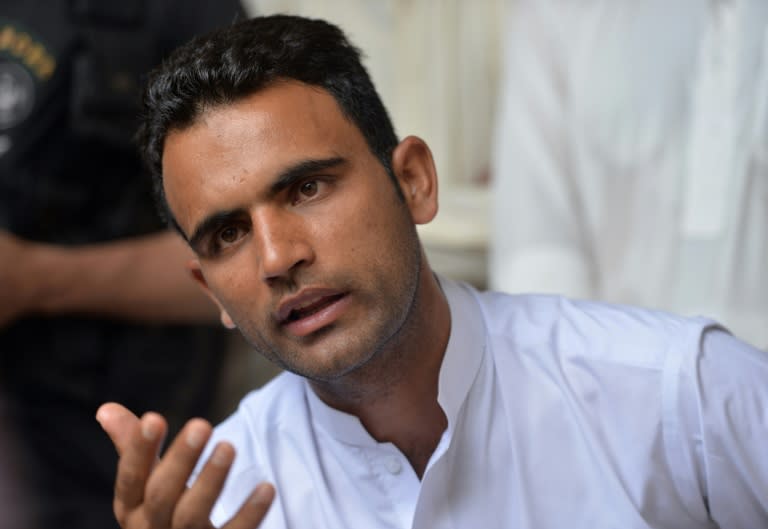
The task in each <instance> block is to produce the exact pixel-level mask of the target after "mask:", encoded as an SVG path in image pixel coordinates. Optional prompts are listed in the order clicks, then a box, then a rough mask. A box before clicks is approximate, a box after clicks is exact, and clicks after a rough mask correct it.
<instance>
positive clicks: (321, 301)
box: [277, 289, 347, 336]
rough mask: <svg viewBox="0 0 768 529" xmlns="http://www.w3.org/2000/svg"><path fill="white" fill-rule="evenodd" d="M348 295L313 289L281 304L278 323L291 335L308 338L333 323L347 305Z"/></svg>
mask: <svg viewBox="0 0 768 529" xmlns="http://www.w3.org/2000/svg"><path fill="white" fill-rule="evenodd" d="M346 300H347V293H346V292H339V291H337V290H329V289H312V290H306V291H303V292H301V293H300V294H299V295H297V296H295V297H293V298H290V299H287V300H285V301H284V302H283V303H281V305H280V307H279V310H278V313H277V321H278V322H279V324H280V325H281V326H283V327H284V328H286V329H287V330H288V331H289V332H290V333H291V334H294V335H296V336H306V335H307V334H310V333H312V332H314V331H316V330H318V329H320V328H322V327H325V326H327V325H329V324H330V323H333V321H335V320H336V319H337V318H338V317H339V316H340V315H341V312H342V311H343V309H344V307H345V306H346V305H347V301H346Z"/></svg>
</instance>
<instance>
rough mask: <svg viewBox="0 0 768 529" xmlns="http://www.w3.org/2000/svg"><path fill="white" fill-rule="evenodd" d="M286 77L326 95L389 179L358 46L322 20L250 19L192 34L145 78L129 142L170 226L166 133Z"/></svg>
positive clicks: (377, 105) (379, 116)
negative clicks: (137, 120)
mask: <svg viewBox="0 0 768 529" xmlns="http://www.w3.org/2000/svg"><path fill="white" fill-rule="evenodd" d="M286 79H292V80H296V81H300V82H302V83H306V84H308V85H314V86H318V87H320V88H323V89H325V90H326V91H327V92H329V93H330V94H331V95H332V96H333V98H334V99H335V100H336V102H337V103H338V105H339V107H340V108H341V110H342V112H343V114H344V115H345V116H346V117H347V118H348V119H350V120H351V121H352V123H354V124H355V125H356V126H357V128H358V129H359V130H360V132H361V133H362V135H363V137H364V138H365V141H366V143H367V144H368V147H369V148H370V149H371V152H372V153H373V154H374V155H375V156H376V157H377V158H378V159H379V160H380V162H381V163H382V165H383V166H384V168H385V169H386V171H387V173H388V174H389V176H390V178H392V180H393V181H394V180H395V179H394V175H393V174H392V167H391V157H392V152H393V150H394V148H395V147H396V146H397V143H398V140H397V136H396V134H395V131H394V127H393V126H392V122H391V120H390V118H389V115H388V114H387V110H386V108H385V107H384V104H383V103H382V101H381V98H380V97H379V95H378V93H377V92H376V89H375V87H374V85H373V82H372V81H371V78H370V77H369V75H368V72H367V71H366V69H365V67H364V66H363V64H362V62H361V59H360V51H359V50H358V49H357V48H356V47H355V46H353V45H352V44H351V43H350V42H349V40H348V39H347V37H346V36H345V35H344V33H343V32H342V31H341V29H339V28H338V27H336V26H334V25H333V24H330V23H328V22H325V21H323V20H315V19H309V18H303V17H298V16H289V15H272V16H265V17H255V18H251V19H248V20H242V21H239V22H236V23H234V24H232V25H231V26H227V27H224V28H220V29H218V30H216V31H213V32H211V33H209V34H207V35H202V36H198V37H195V38H194V39H192V40H191V41H190V42H188V43H187V44H185V45H183V46H181V47H180V48H178V49H176V50H175V51H174V52H173V53H171V55H170V56H169V57H168V58H167V59H166V60H165V61H164V62H163V63H162V64H161V65H160V66H159V67H158V68H157V69H155V70H154V71H153V72H152V73H151V74H150V76H149V81H148V84H147V87H146V89H145V92H144V98H143V113H142V120H141V124H140V127H139V131H138V134H137V140H138V143H139V148H140V150H141V154H142V156H143V158H144V161H145V162H146V164H147V166H148V167H149V170H150V172H151V174H152V177H153V180H154V184H155V192H156V198H157V199H158V202H159V205H160V207H161V208H162V209H163V210H164V212H165V214H166V215H167V216H168V219H167V220H169V221H170V222H171V223H172V224H173V225H174V226H175V227H176V228H177V229H178V228H179V226H178V225H176V223H175V220H174V219H173V216H172V215H171V214H170V211H169V210H168V204H167V202H166V200H165V194H164V192H163V183H162V155H163V148H164V143H165V138H166V136H167V135H168V133H169V132H170V131H171V130H173V129H184V128H186V127H189V126H191V125H192V124H194V123H195V121H196V120H197V119H198V118H199V117H200V115H201V114H202V113H204V112H205V111H206V110H207V109H210V108H213V107H216V106H219V105H225V104H229V103H233V102H236V101H238V100H240V99H242V98H245V97H247V96H248V95H250V94H253V93H255V92H257V91H259V90H261V89H264V88H266V87H267V86H269V85H271V84H272V83H275V82H277V81H280V80H286ZM397 190H398V193H400V189H399V187H397Z"/></svg>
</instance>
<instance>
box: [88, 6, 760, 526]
mask: <svg viewBox="0 0 768 529" xmlns="http://www.w3.org/2000/svg"><path fill="white" fill-rule="evenodd" d="M145 111H146V116H147V118H146V121H145V123H144V125H143V129H142V133H141V144H142V148H143V151H144V153H145V156H146V159H147V161H148V162H149V165H150V167H151V168H152V170H153V173H154V174H155V176H156V178H157V179H158V184H159V185H158V190H160V191H161V193H163V196H164V199H165V203H166V205H167V207H168V210H169V212H170V214H171V215H172V219H173V223H174V224H175V226H176V227H177V229H178V230H179V232H180V234H181V235H182V236H183V237H184V238H185V239H186V240H187V241H188V243H189V245H190V246H191V247H192V248H193V249H194V251H195V253H196V258H195V259H194V260H193V262H192V263H191V264H190V267H191V270H192V273H193V275H194V277H195V278H196V279H197V280H198V282H199V283H200V284H201V285H202V287H203V288H204V289H205V291H206V292H208V293H209V295H210V296H211V298H212V299H213V300H214V301H215V302H216V303H217V304H218V306H219V307H220V309H221V319H222V322H223V323H224V325H226V326H227V327H237V328H238V329H239V330H240V331H241V332H242V333H243V335H245V336H246V337H247V338H248V339H249V341H250V342H251V343H252V344H253V345H254V347H255V348H256V349H257V350H258V351H259V352H260V353H261V354H263V355H265V356H267V357H268V358H270V359H272V360H273V361H275V362H277V363H279V364H280V365H282V366H283V367H285V368H286V369H287V370H288V371H289V372H287V373H285V374H283V375H281V376H279V377H278V378H277V379H275V380H274V381H273V382H272V383H270V384H269V385H267V386H266V387H265V388H264V389H262V390H259V391H257V392H254V393H251V394H250V395H248V396H246V397H245V399H244V400H243V401H242V404H241V406H240V408H239V410H238V411H237V412H236V413H235V414H234V415H233V416H232V417H230V418H229V419H228V420H227V421H225V422H224V423H223V424H222V425H220V426H219V427H218V428H217V429H216V430H215V432H214V433H213V434H212V433H211V427H210V426H209V425H208V423H206V422H205V421H202V420H193V421H191V422H189V423H188V424H187V425H186V426H185V427H184V429H183V430H182V432H181V433H180V435H179V436H178V437H177V438H176V439H175V440H174V441H173V443H172V444H171V445H170V446H169V447H168V449H167V450H166V451H165V454H164V455H163V456H162V458H160V459H157V456H158V453H159V451H160V447H161V444H162V442H163V438H164V435H165V432H166V425H165V421H164V420H163V418H162V417H161V416H159V415H158V414H155V413H148V414H145V415H144V416H142V417H141V418H137V417H135V416H134V415H133V414H131V413H130V412H129V411H128V410H126V409H125V408H123V407H121V406H119V405H118V404H115V403H109V404H106V405H104V406H103V407H101V408H100V410H99V411H98V413H97V419H98V420H99V422H100V423H101V425H102V426H103V427H104V429H105V430H106V431H107V433H108V434H109V436H110V437H111V438H112V440H113V442H114V443H115V446H116V448H117V450H118V452H119V454H120V461H119V468H118V478H117V482H116V488H115V500H114V508H115V513H116V515H117V518H118V520H119V521H120V523H121V524H122V526H123V527H124V529H134V528H139V527H153V528H166V527H210V523H209V521H208V519H209V515H211V518H212V523H213V524H215V525H223V526H224V527H227V528H241V527H242V528H245V527H256V526H259V527H262V528H285V527H291V528H293V527H314V528H316V527H321V528H339V527H366V528H367V527H430V528H441V527H499V528H533V527H536V528H546V527H557V528H561V527H570V528H581V527H583V528H586V527H589V528H593V527H631V528H641V527H642V528H646V527H655V528H680V527H686V528H694V527H702V528H703V527H707V528H710V527H714V526H715V525H716V524H719V525H720V526H722V527H729V528H733V527H742V528H747V527H752V528H754V527H760V526H765V525H766V523H768V497H766V494H765V491H766V490H767V487H768V464H766V458H765V448H764V446H765V439H766V436H767V435H768V425H767V424H766V421H765V419H764V411H763V410H764V409H765V408H766V405H768V384H766V381H768V358H766V356H765V354H764V353H762V352H760V351H758V350H756V349H754V348H752V347H750V346H748V345H746V344H744V343H742V342H740V341H738V340H737V339H735V338H732V337H731V336H730V335H728V334H727V333H726V332H724V331H723V330H722V329H720V328H719V327H718V326H717V325H716V324H714V323H713V322H711V321H708V320H704V319H684V318H678V317H675V316H672V315H668V314H663V313H656V312H650V311H645V310H641V309H634V308H630V307H617V306H608V305H602V304H594V303H588V302H573V301H569V300H567V299H564V298H560V297H556V296H531V297H526V296H518V297H514V296H507V295H503V294H496V293H486V294H480V293H478V292H476V291H474V290H473V289H471V288H470V287H467V286H464V285H460V284H457V283H454V282H452V281H449V280H447V279H445V278H440V277H437V276H436V275H435V274H433V273H432V272H431V271H430V268H429V264H428V263H427V261H426V259H425V257H424V253H423V252H422V250H421V246H420V244H419V240H418V237H417V233H416V231H415V229H414V224H416V223H423V222H429V221H430V220H431V219H432V218H433V217H434V215H435V214H436V212H437V203H436V199H435V197H436V188H437V176H436V173H435V170H434V164H433V162H432V158H431V155H430V152H429V149H428V147H427V146H426V144H425V143H424V142H423V141H422V140H420V139H418V138H415V137H407V138H405V139H403V140H402V141H400V142H399V143H398V142H397V140H396V138H395V135H394V132H393V130H392V126H391V124H390V123H389V120H388V118H387V114H386V111H385V109H384V108H383V106H382V104H381V102H380V100H379V99H378V97H377V95H376V92H375V89H374V88H373V86H372V84H371V82H370V80H369V78H368V76H367V75H366V73H365V70H364V69H363V67H362V66H361V64H360V61H359V55H358V52H357V50H356V49H355V48H354V47H352V46H351V45H350V44H349V43H348V42H347V40H346V39H345V37H344V35H343V34H342V33H341V32H340V31H339V30H338V29H337V28H336V27H334V26H332V25H329V24H327V23H325V22H322V21H318V20H307V19H303V18H297V17H289V16H274V17H265V18H258V19H254V20H251V21H247V22H244V23H239V24H236V25H234V26H232V27H230V28H226V29H223V30H221V31H219V32H217V33H215V34H213V35H211V36H208V37H206V38H203V39H195V40H193V41H192V42H191V43H190V44H188V45H187V46H185V47H183V48H181V49H180V50H178V51H177V52H176V53H175V54H174V55H173V56H172V58H171V59H170V60H169V61H167V62H166V63H165V64H164V66H163V67H162V68H161V69H160V70H159V71H157V72H155V74H154V75H153V76H152V78H151V80H150V83H149V87H148V90H147V94H146V97H145ZM190 476H192V477H191V478H190ZM270 504H271V506H270ZM211 513H212V514H211ZM265 513H266V514H265Z"/></svg>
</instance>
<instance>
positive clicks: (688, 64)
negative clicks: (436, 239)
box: [489, 0, 768, 348]
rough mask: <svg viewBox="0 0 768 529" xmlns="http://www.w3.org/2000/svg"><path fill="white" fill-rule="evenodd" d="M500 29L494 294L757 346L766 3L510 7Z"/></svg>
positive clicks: (767, 124)
mask: <svg viewBox="0 0 768 529" xmlns="http://www.w3.org/2000/svg"><path fill="white" fill-rule="evenodd" d="M507 31H508V41H507V43H506V50H505V51H506V55H505V59H504V61H505V62H504V64H505V70H504V74H503V78H504V81H503V85H502V87H501V89H500V93H501V94H502V96H501V98H502V100H501V104H500V117H499V122H498V125H497V136H496V139H495V154H494V161H493V170H492V172H493V178H492V182H493V184H492V185H493V193H492V196H493V201H494V204H493V222H492V227H493V230H494V231H493V234H492V243H491V250H490V258H489V261H490V272H489V276H490V285H491V287H493V288H496V289H500V290H504V291H507V292H534V291H540V292H557V293H562V294H567V295H571V296H576V297H587V298H598V299H601V300H608V301H612V302H621V303H631V304H637V305H642V306H646V307H652V308H659V309H664V310H670V311H674V312H677V313H681V314H688V315H696V314H703V315H707V316H710V317H714V318H716V319H718V320H719V321H721V322H722V323H723V324H724V325H726V326H727V327H728V328H729V329H730V330H732V331H733V332H734V333H735V334H736V335H738V336H740V337H742V338H744V339H746V340H747V341H749V342H751V343H753V344H755V345H757V346H759V347H764V348H768V273H766V270H767V269H768V2H765V1H763V0H735V1H732V2H731V1H710V0H680V1H676V2H667V1H663V0H650V1H647V2H634V1H631V0H619V1H604V0H589V1H587V2H578V3H573V2H567V1H559V0H549V1H546V2H538V1H532V0H519V1H517V2H515V4H514V8H513V9H512V10H511V13H510V18H509V24H508V30H507Z"/></svg>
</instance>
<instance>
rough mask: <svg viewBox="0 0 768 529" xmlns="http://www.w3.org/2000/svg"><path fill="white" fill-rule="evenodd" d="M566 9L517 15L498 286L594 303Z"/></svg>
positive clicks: (496, 259) (501, 149)
mask: <svg viewBox="0 0 768 529" xmlns="http://www.w3.org/2000/svg"><path fill="white" fill-rule="evenodd" d="M580 7H581V6H577V7H576V9H574V8H573V7H569V6H568V4H567V3H565V2H563V3H560V2H554V5H550V3H549V2H538V1H527V0H521V1H519V2H516V3H515V8H514V9H512V10H510V20H509V23H508V24H507V27H508V34H507V39H506V43H505V48H504V59H503V60H504V68H503V81H502V86H501V90H500V101H499V109H500V110H499V118H498V121H497V123H496V131H495V141H494V148H493V158H492V186H493V193H492V206H493V212H492V228H491V229H492V232H491V248H490V257H489V268H490V269H489V277H490V285H491V287H492V288H494V289H497V290H503V291H507V292H512V293H516V292H556V293H561V294H565V295H568V296H571V297H581V298H584V297H593V295H594V285H593V284H592V283H593V268H594V266H595V264H594V262H593V258H592V255H591V253H590V248H589V244H588V240H589V237H588V234H587V230H586V228H585V222H586V218H585V215H584V213H583V204H582V201H581V200H580V193H582V192H583V186H580V185H576V182H574V174H573V173H574V171H573V170H572V166H571V164H570V163H569V154H568V145H569V142H568V137H567V135H568V132H567V127H566V125H567V122H566V121H567V115H568V82H567V78H566V75H567V61H568V57H567V55H566V52H567V50H568V42H567V40H568V36H567V35H568V33H567V31H568V30H567V25H566V24H569V23H571V22H572V21H573V17H577V16H579V14H578V9H579V8H580Z"/></svg>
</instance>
